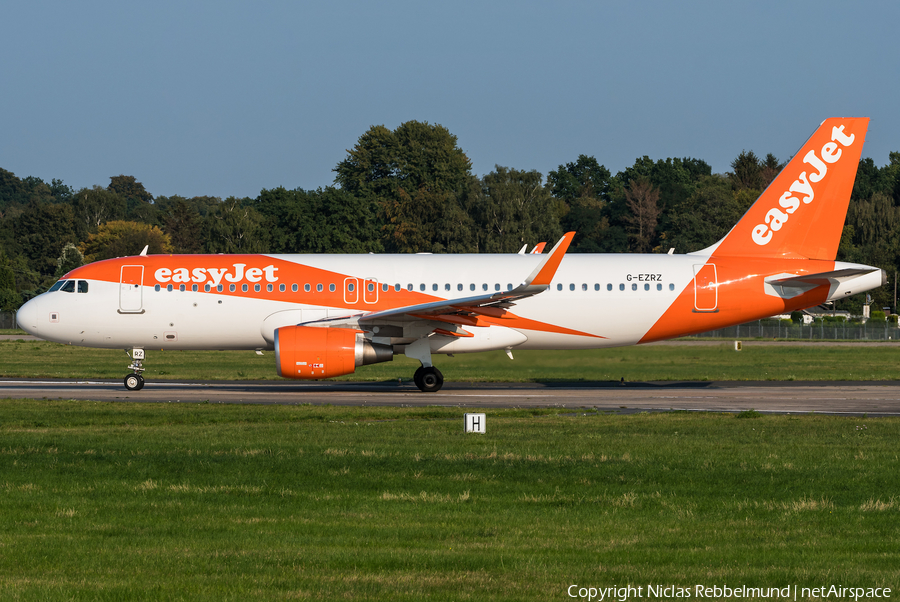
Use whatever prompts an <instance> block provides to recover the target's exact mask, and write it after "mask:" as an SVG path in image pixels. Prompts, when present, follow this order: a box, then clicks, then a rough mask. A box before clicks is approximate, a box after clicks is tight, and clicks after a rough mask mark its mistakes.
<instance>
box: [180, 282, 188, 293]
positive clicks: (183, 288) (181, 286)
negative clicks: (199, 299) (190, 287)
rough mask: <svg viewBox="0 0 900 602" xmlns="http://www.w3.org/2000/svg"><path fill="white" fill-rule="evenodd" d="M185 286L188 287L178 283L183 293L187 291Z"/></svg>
mask: <svg viewBox="0 0 900 602" xmlns="http://www.w3.org/2000/svg"><path fill="white" fill-rule="evenodd" d="M185 288H187V287H185V286H184V285H183V284H179V285H178V290H179V291H181V292H182V293H183V292H184V291H185Z"/></svg>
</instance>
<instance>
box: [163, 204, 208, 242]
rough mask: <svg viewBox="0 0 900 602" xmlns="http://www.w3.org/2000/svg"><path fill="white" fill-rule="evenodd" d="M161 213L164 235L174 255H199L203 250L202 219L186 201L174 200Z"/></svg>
mask: <svg viewBox="0 0 900 602" xmlns="http://www.w3.org/2000/svg"><path fill="white" fill-rule="evenodd" d="M161 213H162V220H163V224H164V227H165V231H166V234H168V235H169V238H170V239H171V241H172V247H173V249H174V250H175V252H176V253H200V252H201V251H202V250H203V218H202V217H200V212H199V211H197V209H195V208H194V207H192V206H191V205H190V204H189V203H188V202H187V200H185V199H183V198H176V199H174V201H173V202H171V203H169V204H167V206H166V209H165V210H164V211H162V212H161Z"/></svg>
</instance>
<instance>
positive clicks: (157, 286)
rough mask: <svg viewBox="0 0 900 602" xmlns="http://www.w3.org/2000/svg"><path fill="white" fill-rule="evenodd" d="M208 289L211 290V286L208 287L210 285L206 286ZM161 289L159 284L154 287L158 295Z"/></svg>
mask: <svg viewBox="0 0 900 602" xmlns="http://www.w3.org/2000/svg"><path fill="white" fill-rule="evenodd" d="M206 287H207V290H209V285H208V284H207V285H206ZM159 289H160V286H159V285H158V284H157V285H156V286H154V287H153V290H155V291H156V292H157V293H158V292H159Z"/></svg>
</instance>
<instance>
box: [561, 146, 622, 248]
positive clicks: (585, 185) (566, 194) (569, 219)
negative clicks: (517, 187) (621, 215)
mask: <svg viewBox="0 0 900 602" xmlns="http://www.w3.org/2000/svg"><path fill="white" fill-rule="evenodd" d="M547 186H548V187H549V188H550V189H551V191H552V193H553V196H554V197H555V198H556V199H558V200H559V202H560V207H559V211H558V213H559V216H560V221H561V222H562V227H563V229H564V230H565V231H574V232H575V239H574V240H573V241H572V249H573V251H575V252H586V253H597V252H602V251H604V250H606V249H605V248H604V245H605V244H607V243H608V242H610V237H609V234H610V232H609V227H610V224H609V191H610V187H611V186H612V174H611V173H610V172H609V170H608V169H606V167H604V166H603V165H600V164H599V163H598V162H597V159H595V158H594V157H588V156H586V155H579V156H578V160H576V161H574V162H572V163H566V164H565V165H560V166H559V168H558V169H557V170H555V171H551V172H550V173H549V174H548V175H547Z"/></svg>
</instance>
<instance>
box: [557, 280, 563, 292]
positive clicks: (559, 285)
mask: <svg viewBox="0 0 900 602" xmlns="http://www.w3.org/2000/svg"><path fill="white" fill-rule="evenodd" d="M556 290H558V291H561V290H562V283H561V282H560V283H559V284H557V285H556Z"/></svg>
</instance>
